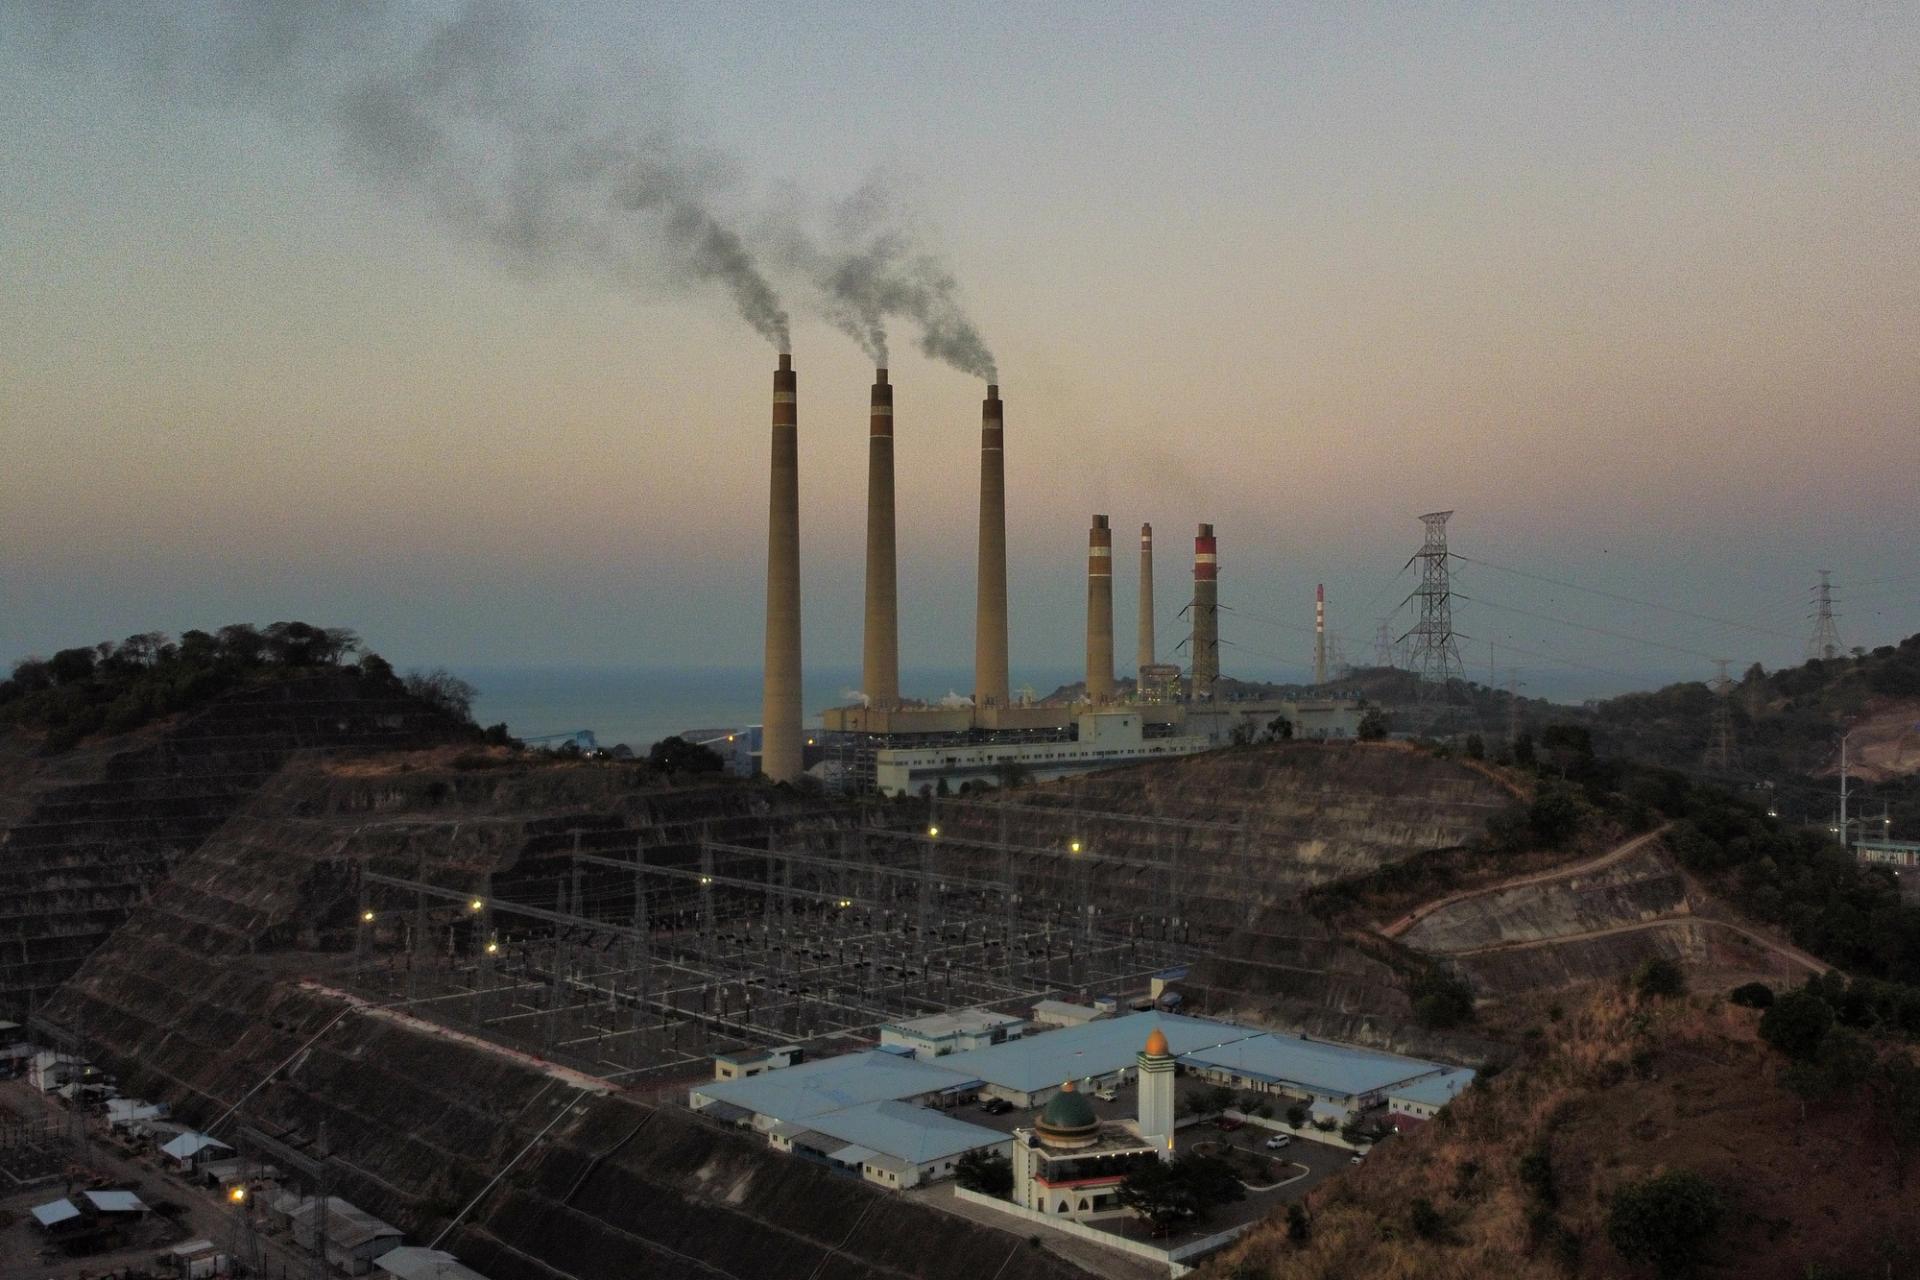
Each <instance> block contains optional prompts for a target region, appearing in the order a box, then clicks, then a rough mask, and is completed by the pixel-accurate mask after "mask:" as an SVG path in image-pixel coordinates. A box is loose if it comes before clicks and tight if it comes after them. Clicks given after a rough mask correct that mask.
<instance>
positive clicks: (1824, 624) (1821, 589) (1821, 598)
mask: <svg viewBox="0 0 1920 1280" xmlns="http://www.w3.org/2000/svg"><path fill="white" fill-rule="evenodd" d="M1832 572H1833V570H1831V569H1822V570H1821V571H1820V585H1819V586H1817V587H1815V588H1814V589H1813V605H1814V608H1813V613H1812V614H1811V615H1810V616H1811V617H1812V618H1813V637H1812V639H1810V640H1808V641H1807V657H1808V659H1809V660H1811V659H1814V658H1824V659H1828V660H1832V659H1834V658H1837V657H1839V656H1840V654H1841V652H1842V650H1841V647H1840V628H1839V627H1837V626H1835V625H1834V622H1833V618H1834V613H1833V584H1832V583H1831V582H1829V581H1828V580H1827V579H1828V576H1829V575H1830V574H1831V573H1832Z"/></svg>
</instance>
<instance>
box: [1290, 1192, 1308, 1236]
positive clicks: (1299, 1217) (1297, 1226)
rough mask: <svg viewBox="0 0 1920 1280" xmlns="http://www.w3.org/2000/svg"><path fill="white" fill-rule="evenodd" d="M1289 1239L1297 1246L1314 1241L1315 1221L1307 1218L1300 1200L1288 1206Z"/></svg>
mask: <svg viewBox="0 0 1920 1280" xmlns="http://www.w3.org/2000/svg"><path fill="white" fill-rule="evenodd" d="M1287 1239H1289V1240H1291V1241H1293V1242H1294V1243H1295V1244H1305V1243H1306V1242H1307V1241H1309V1240H1311V1239H1313V1219H1311V1218H1309V1217H1308V1216H1307V1211H1306V1209H1304V1208H1302V1207H1301V1204H1300V1202H1299V1201H1298V1200H1296V1201H1294V1202H1293V1203H1292V1204H1290V1205H1288V1206H1287Z"/></svg>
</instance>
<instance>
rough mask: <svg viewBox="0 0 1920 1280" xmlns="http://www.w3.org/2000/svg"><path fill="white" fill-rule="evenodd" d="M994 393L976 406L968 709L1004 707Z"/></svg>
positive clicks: (1000, 484)
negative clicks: (976, 534)
mask: <svg viewBox="0 0 1920 1280" xmlns="http://www.w3.org/2000/svg"><path fill="white" fill-rule="evenodd" d="M1005 436H1006V431H1005V420H1004V418H1003V415H1002V411H1001V406H1000V388H999V386H997V385H995V384H992V383H989V384H988V385H987V398H986V399H985V400H984V401H982V402H981V405H980V546H979V575H980V576H979V592H978V595H977V596H976V598H975V602H974V624H973V625H974V630H973V704H974V706H976V707H1004V706H1006V705H1007V703H1008V701H1009V699H1008V690H1007V472H1006V454H1005Z"/></svg>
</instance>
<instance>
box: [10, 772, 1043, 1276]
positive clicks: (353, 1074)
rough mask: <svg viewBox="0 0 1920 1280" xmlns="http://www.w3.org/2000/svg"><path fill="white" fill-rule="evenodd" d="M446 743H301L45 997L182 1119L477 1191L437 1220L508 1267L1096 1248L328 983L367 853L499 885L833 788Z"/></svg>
mask: <svg viewBox="0 0 1920 1280" xmlns="http://www.w3.org/2000/svg"><path fill="white" fill-rule="evenodd" d="M455 755H456V753H454V752H449V751H441V752H421V753H413V754H403V755H396V756H389V757H384V758H381V759H378V760H373V759H354V760H313V761H306V762H303V763H298V764H295V765H293V766H291V767H289V768H287V769H285V770H283V771H282V772H281V773H280V774H279V775H277V776H276V777H274V778H273V779H272V780H271V781H270V782H268V783H267V784H266V785H265V786H263V787H261V788H260V789H259V790H258V791H257V793H256V794H255V795H254V796H253V797H252V799H251V800H250V802H249V803H248V804H247V805H246V806H245V808H244V810H243V811H242V812H240V813H237V814H236V815H234V817H233V818H231V819H230V820H229V821H228V822H227V823H225V824H224V825H223V826H221V827H220V829H219V830H217V831H216V832H214V833H213V834H212V835H211V836H210V837H209V838H208V839H206V840H205V841H204V842H202V843H201V845H200V846H199V847H198V848H197V849H195V850H194V851H193V852H192V853H190V854H188V855H186V856H184V857H182V858H181V859H180V861H179V862H178V864H177V865H176V867H175V869H174V874H173V875H172V876H171V877H170V878H169V879H168V880H167V881H165V882H164V883H163V884H161V885H159V886H158V887H157V888H156V889H155V891H154V893H153V894H152V896H151V897H150V899H149V900H147V901H146V902H145V903H143V904H141V905H140V906H138V907H136V908H135V909H134V910H133V911H132V913H131V914H130V916H129V917H128V918H127V920H126V921H125V923H124V924H122V925H121V927H120V928H119V929H118V930H117V931H116V932H115V934H114V936H113V937H112V939H111V940H110V941H108V942H107V943H106V944H105V945H103V946H102V947H100V948H99V949H98V950H96V951H95V952H94V953H93V954H92V956H91V957H90V958H89V959H88V960H87V962H86V963H85V965H84V966H83V967H82V968H81V970H80V971H79V972H78V973H77V974H75V975H74V976H73V977H72V978H71V979H70V980H69V981H68V982H67V983H65V984H64V986H63V987H62V988H61V989H60V991H59V992H58V993H57V995H56V996H55V998H54V999H53V1001H52V1002H51V1004H50V1006H49V1008H48V1009H47V1014H48V1016H49V1017H50V1018H51V1019H52V1020H54V1021H56V1022H57V1023H59V1024H61V1025H64V1026H66V1027H69V1028H72V1029H74V1030H76V1031H79V1032H80V1033H82V1034H83V1035H84V1036H85V1038H86V1039H87V1041H88V1042H89V1044H90V1046H91V1047H92V1051H93V1052H94V1054H95V1056H96V1057H98V1058H101V1059H104V1061H105V1062H106V1064H107V1065H109V1066H110V1067H111V1068H112V1069H113V1070H114V1071H115V1072H116V1073H118V1074H119V1075H120V1077H121V1079H122V1081H123V1087H124V1088H125V1089H126V1091H127V1092H128V1093H130V1094H136V1095H139V1096H145V1097H148V1098H154V1099H161V1100H166V1101H169V1102H171V1103H172V1104H173V1105H174V1107H175V1109H176V1112H177V1113H178V1114H180V1115H182V1116H184V1117H185V1118H187V1119H189V1120H190V1121H194V1122H198V1123H203V1124H206V1123H212V1122H214V1121H215V1120H216V1119H217V1118H218V1117H220V1116H222V1115H223V1114H224V1113H226V1112H227V1111H228V1109H229V1108H230V1107H232V1106H234V1104H236V1103H243V1105H242V1106H241V1108H240V1110H239V1111H238V1112H237V1113H236V1115H235V1116H234V1117H233V1118H231V1119H229V1120H228V1121H226V1122H225V1125H224V1126H223V1127H222V1129H221V1133H222V1135H223V1136H229V1135H231V1134H232V1133H234V1132H235V1130H236V1128H237V1126H238V1125H239V1124H240V1123H241V1122H244V1123H246V1124H250V1125H254V1126H257V1127H258V1128H260V1129H262V1130H265V1131H268V1132H270V1133H274V1134H277V1135H280V1136H281V1137H282V1138H283V1139H284V1140H286V1141H288V1142H292V1143H294V1144H296V1145H301V1146H305V1147H306V1148H307V1149H308V1150H309V1151H313V1150H317V1147H318V1143H319V1140H320V1139H321V1136H322V1134H324V1138H325V1142H326V1147H327V1150H328V1151H329V1152H331V1153H332V1154H333V1156H334V1169H335V1186H336V1190H337V1193H338V1194H340V1195H343V1196H345V1197H347V1198H348V1199H351V1200H353V1201H355V1202H356V1203H359V1204H361V1205H364V1206H365V1207H367V1208H369V1209H371V1210H373V1211H374V1212H376V1213H378V1214H379V1215H381V1216H382V1217H384V1218H387V1219H388V1220H390V1221H392V1222H394V1223H396V1224H397V1225H400V1226H402V1227H405V1228H406V1229H407V1230H408V1231H409V1233H410V1235H411V1236H412V1238H413V1239H414V1240H416V1241H422V1242H424V1241H428V1240H432V1239H433V1238H434V1237H435V1236H436V1235H438V1234H439V1233H440V1231H441V1230H442V1229H443V1228H444V1227H446V1226H447V1225H448V1224H449V1223H451V1222H452V1221H453V1220H454V1219H455V1217H456V1215H458V1214H459V1213H460V1211H461V1209H462V1208H463V1207H465V1206H467V1205H468V1204H469V1203H470V1202H473V1201H474V1200H475V1198H476V1197H480V1199H479V1200H478V1203H477V1204H475V1205H474V1207H473V1208H472V1210H471V1212H470V1213H468V1214H467V1215H466V1217H465V1218H464V1219H463V1220H462V1221H461V1222H460V1224H459V1225H458V1227H457V1228H456V1229H455V1230H454V1231H453V1233H452V1234H451V1235H449V1237H448V1238H447V1240H446V1241H445V1242H444V1244H445V1247H449V1248H451V1249H453V1250H454V1251H455V1252H457V1253H458V1254H459V1255H460V1256H461V1257H462V1258H464V1259H465V1260H466V1261H468V1262H469V1263H470V1264H472V1265H474V1266H476V1267H477V1268H479V1269H480V1270H481V1271H483V1272H485V1273H486V1274H488V1275H491V1276H494V1277H496V1280H520V1278H522V1277H524V1278H526V1280H534V1278H535V1277H538V1278H539V1280H550V1278H551V1277H553V1276H555V1275H561V1274H564V1275H570V1276H573V1277H576V1278H577V1280H596V1278H598V1277H608V1278H610V1280H611V1278H612V1277H631V1276H683V1275H701V1274H726V1275H731V1276H735V1277H739V1278H740V1280H761V1278H765V1280H775V1278H781V1280H784V1278H785V1277H791V1276H795V1275H801V1276H805V1275H818V1276H820V1277H823V1278H824V1277H842V1276H844V1277H850V1278H853V1280H868V1278H872V1280H881V1278H883V1277H885V1278H895V1277H897V1278H901V1280H904V1278H905V1277H910V1276H933V1277H951V1278H952V1280H976V1278H977V1277H978V1276H981V1275H996V1274H997V1275H999V1276H1002V1277H1006V1278H1012V1280H1064V1278H1065V1277H1067V1276H1071V1275H1076V1274H1079V1273H1078V1272H1077V1271H1075V1270H1074V1269H1073V1268H1071V1267H1069V1266H1068V1265H1066V1264H1065V1263H1062V1262H1060V1261H1059V1260H1057V1259H1055V1258H1053V1257H1052V1256H1051V1255H1049V1254H1046V1253H1045V1252H1043V1251H1041V1250H1036V1249H1033V1248H1031V1247H1030V1246H1029V1245H1028V1244H1027V1243H1026V1241H1025V1238H1024V1237H1023V1236H1017V1235H1008V1234H1006V1233H1002V1232H997V1231H993V1230H989V1229H986V1228H981V1227H977V1226H973V1225H971V1224H969V1223H967V1222H965V1221H963V1220H959V1219H955V1218H951V1217H949V1216H947V1215H944V1214H940V1213H938V1212H936V1211H933V1210H929V1209H925V1208H922V1207H921V1206H919V1205H917V1204H915V1203H913V1202H912V1201H910V1200H907V1199H904V1198H902V1197H899V1196H897V1195H890V1194H888V1193H885V1192H882V1191H880V1190H879V1189H877V1188H872V1187H870V1186H869V1185H867V1184H865V1183H860V1182H855V1181H850V1180H847V1179H845V1178H842V1177H839V1176H837V1175H835V1174H832V1173H829V1172H827V1171H825V1170H823V1169H821V1168H819V1167H817V1166H814V1165H811V1164H808V1163H806V1162H804V1161H801V1160H797V1159H793V1158H788V1157H782V1156H778V1155H776V1154H774V1153H772V1152H770V1151H769V1150H768V1149H767V1147H766V1144H765V1141H764V1139H761V1138H757V1137H752V1136H748V1135H744V1134H740V1133H737V1132H734V1131H730V1130H722V1129H718V1128H715V1127H713V1126H711V1125H709V1124H707V1123H705V1122H703V1121H700V1120H697V1119H695V1118H694V1117H692V1116H691V1115H688V1114H686V1113H685V1112H684V1111H681V1110H679V1109H677V1108H675V1107H673V1106H671V1105H670V1104H669V1105H662V1106H658V1107H656V1106H654V1105H651V1103H650V1102H649V1101H647V1100H646V1099H645V1098H644V1097H642V1096H639V1095H630V1094H623V1093H620V1092H617V1091H609V1090H607V1089H606V1088H605V1087H603V1086H598V1085H592V1086H591V1087H585V1088H583V1087H579V1086H580V1084H581V1083H583V1080H582V1077H579V1076H575V1075H570V1074H569V1073H567V1072H566V1071H565V1070H563V1069H561V1068H559V1067H558V1066H556V1065H554V1064H551V1063H547V1062H543V1061H542V1060H540V1059H538V1058H536V1057H534V1056H532V1055H531V1054H529V1053H527V1052H524V1051H517V1050H513V1049H510V1048H506V1047H503V1046H497V1045H490V1044H487V1043H484V1042H479V1041H475V1040H463V1039H459V1038H454V1037H449V1036H447V1035H444V1034H439V1033H434V1032H431V1031H428V1030H426V1029H423V1028H420V1027H418V1026H415V1025H409V1024H408V1023H406V1022H405V1021H403V1020H400V1019H398V1018H396V1017H395V1016H393V1015H392V1014H385V1013H381V1012H378V1011H374V1010H370V1009H368V1008H364V1007H360V1006H357V1005H355V1004H353V1003H351V1002H349V1001H348V1000H347V999H345V998H343V996H342V995H341V994H340V993H338V992H337V991H335V990H333V989H332V988H331V986H330V985H329V978H330V977H337V976H339V975H343V974H345V973H347V972H348V971H349V970H351V968H352V967H353V966H355V965H357V964H360V963H363V962H364V957H361V956H358V955H356V953H355V951H354V950H353V941H352V940H353V938H354V936H355V934H354V923H355V913H354V906H355V903H356V902H357V899H356V897H355V886H354V884H353V879H352V868H353V867H354V866H355V865H358V864H363V863H364V864H365V865H368V866H385V867H390V868H394V869H396V871H398V870H404V871H405V872H406V873H407V874H408V875H409V876H412V877H418V878H419V879H422V880H425V881H428V882H432V883H438V884H445V885H448V886H450V887H458V888H460V889H461V890H462V891H463V892H464V891H467V890H469V889H470V887H471V886H472V885H473V884H474V883H476V879H477V878H483V877H485V876H488V875H489V874H490V875H492V876H493V877H494V879H493V883H494V885H495V886H496V888H497V889H498V890H499V891H500V892H507V891H509V890H510V889H511V887H512V885H513V883H514V877H515V876H518V875H526V876H532V875H536V874H545V871H544V869H545V868H547V867H548V866H549V864H550V863H551V862H552V861H553V859H552V857H551V854H552V851H553V850H554V848H555V847H556V846H558V847H564V848H571V847H572V839H573V837H572V835H571V833H572V832H574V831H581V832H585V833H587V835H588V838H589V839H591V837H592V834H593V833H595V832H600V833H605V834H606V836H607V838H608V839H609V840H610V841H612V840H616V839H617V840H618V841H619V842H620V843H621V844H622V845H624V846H625V847H631V842H632V841H633V840H634V839H636V838H639V833H641V832H645V831H652V832H654V833H655V835H656V836H657V835H660V834H661V833H665V832H669V831H672V832H678V831H680V830H681V829H682V827H684V826H685V825H686V824H688V823H692V824H694V827H693V829H694V830H697V831H700V832H703V833H711V834H712V836H713V838H716V839H723V838H726V837H727V836H728V835H729V833H731V832H734V831H735V830H736V829H737V830H745V829H746V828H747V827H749V826H751V827H753V828H754V829H757V830H767V829H773V830H776V831H777V830H780V829H781V827H782V823H783V822H787V823H788V824H789V825H793V824H798V823H801V822H808V821H815V820H817V819H818V812H817V811H818V810H819V808H820V804H819V802H818V801H817V800H812V799H809V798H807V797H804V796H800V795H798V794H797V793H794V792H791V791H786V790H775V789H770V788H766V787H761V786H752V785H747V784H735V783H728V782H716V783H709V784H701V785H692V786H680V787H661V786H658V785H639V780H640V779H641V777H642V775H641V773H640V772H639V771H637V770H634V769H631V768H618V767H613V766H604V765H593V764H582V765H530V764H524V763H508V764H506V765H503V766H500V767H489V768H481V769H475V768H471V767H467V768H461V767H457V766H456V764H455V763H454V757H455ZM840 820H843V819H840ZM694 1065H695V1066H697V1067H700V1068H704V1066H705V1064H704V1062H702V1063H698V1064H694ZM686 1069H688V1070H691V1069H692V1068H686ZM679 1083H680V1084H682V1085H683V1084H684V1081H681V1082H679ZM243 1100H244V1101H243ZM542 1135H544V1136H542ZM536 1139H539V1141H537V1142H536V1141H535V1140H536ZM523 1152H524V1153H525V1154H524V1158H522V1159H521V1160H520V1162H519V1163H517V1164H513V1165H512V1168H511V1170H510V1172H508V1173H507V1175H506V1176H505V1177H503V1178H501V1179H500V1181H499V1182H498V1184H497V1185H495V1186H493V1187H492V1189H491V1190H487V1188H488V1183H489V1182H490V1181H491V1180H492V1179H493V1178H494V1177H495V1175H496V1174H498V1173H499V1172H500V1171H501V1170H502V1169H503V1168H506V1167H507V1166H508V1165H509V1164H510V1162H512V1161H514V1159H515V1157H516V1156H521V1155H522V1153H523ZM483 1191H485V1192H486V1194H485V1195H484V1196H482V1192H483Z"/></svg>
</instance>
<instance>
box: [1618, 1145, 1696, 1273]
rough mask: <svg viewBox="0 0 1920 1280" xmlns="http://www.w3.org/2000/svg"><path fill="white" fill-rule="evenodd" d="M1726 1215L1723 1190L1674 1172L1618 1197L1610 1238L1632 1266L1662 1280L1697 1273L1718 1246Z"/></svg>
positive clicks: (1628, 1187)
mask: <svg viewBox="0 0 1920 1280" xmlns="http://www.w3.org/2000/svg"><path fill="white" fill-rule="evenodd" d="M1724 1213H1725V1207H1724V1205H1723V1204H1722V1202H1721V1197H1720V1193H1719V1191H1717V1190H1716V1189H1715V1188H1714V1186H1713V1184H1712V1183H1710V1182H1708V1181H1707V1180H1706V1179H1705V1178H1703V1177H1701V1176H1700V1175H1699V1174H1697V1173H1689V1172H1687V1171H1685V1170H1674V1171H1673V1172H1670V1173H1662V1174H1659V1175H1657V1176H1655V1177H1651V1178H1646V1179H1643V1180H1642V1181H1639V1182H1630V1183H1628V1184H1627V1185H1626V1186H1624V1187H1622V1188H1620V1190H1619V1191H1617V1192H1616V1193H1614V1197H1613V1204H1612V1206H1611V1207H1610V1208H1609V1209H1608V1210H1607V1239H1608V1240H1609V1241H1610V1242H1612V1244H1613V1247H1614V1249H1615V1250H1616V1251H1617V1252H1618V1253H1619V1254H1620V1256H1621V1257H1622V1258H1624V1259H1626V1260H1627V1261H1628V1262H1630V1263H1633V1264H1635V1265H1638V1266H1649V1267H1652V1268H1653V1270H1654V1274H1655V1275H1657V1276H1659V1277H1660V1278H1661V1280H1679V1278H1680V1277H1684V1276H1687V1275H1689V1274H1691V1273H1692V1271H1693V1269H1694V1267H1696V1266H1697V1265H1699V1262H1700V1259H1701V1258H1702V1257H1703V1256H1704V1255H1705V1254H1706V1252H1707V1250H1708V1249H1709V1248H1710V1247H1711V1246H1712V1244H1713V1240H1714V1236H1715V1235H1716V1234H1717V1233H1718V1232H1719V1230H1720V1220H1721V1218H1722V1216H1723V1215H1724Z"/></svg>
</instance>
